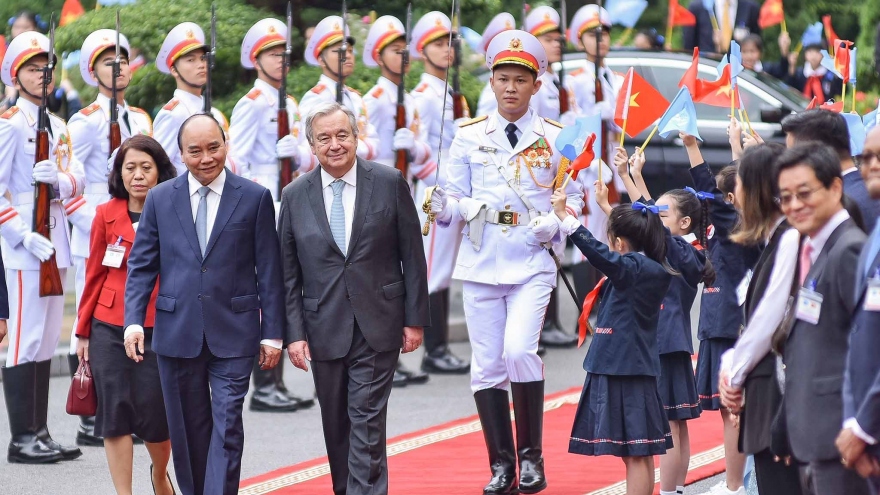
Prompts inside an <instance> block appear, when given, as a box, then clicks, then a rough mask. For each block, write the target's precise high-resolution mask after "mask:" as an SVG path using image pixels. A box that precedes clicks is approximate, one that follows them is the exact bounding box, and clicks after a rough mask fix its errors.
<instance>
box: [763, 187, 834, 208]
mask: <svg viewBox="0 0 880 495" xmlns="http://www.w3.org/2000/svg"><path fill="white" fill-rule="evenodd" d="M820 189H824V186H818V187H814V188H813V189H808V190H806V191H798V192H796V193H794V194H780V195H779V197H777V198H774V199H773V200H774V201H776V204H778V205H780V206H786V205H788V204H790V203H791V201H792V200H793V199H794V198H797V200H798V201H799V202H801V203H806V202H807V201H809V200H810V197H812V196H813V194H815V193H816V191H818V190H820Z"/></svg>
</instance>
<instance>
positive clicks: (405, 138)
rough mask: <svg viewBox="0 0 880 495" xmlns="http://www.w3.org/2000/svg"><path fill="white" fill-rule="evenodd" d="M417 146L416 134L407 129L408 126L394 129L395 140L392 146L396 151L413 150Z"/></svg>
mask: <svg viewBox="0 0 880 495" xmlns="http://www.w3.org/2000/svg"><path fill="white" fill-rule="evenodd" d="M415 147H416V135H415V134H414V133H413V131H411V130H409V129H407V128H406V127H401V128H400V129H398V130H396V131H394V141H393V143H392V144H391V148H392V149H393V150H394V151H397V150H407V151H410V152H411V151H413V148H415Z"/></svg>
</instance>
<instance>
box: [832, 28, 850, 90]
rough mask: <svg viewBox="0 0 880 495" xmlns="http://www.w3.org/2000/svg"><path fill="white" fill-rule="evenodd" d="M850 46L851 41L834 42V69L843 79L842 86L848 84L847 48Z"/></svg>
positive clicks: (848, 52)
mask: <svg viewBox="0 0 880 495" xmlns="http://www.w3.org/2000/svg"><path fill="white" fill-rule="evenodd" d="M852 44H853V42H852V41H846V40H839V39H835V40H834V68H835V69H836V70H837V72H839V73H840V77H842V78H843V84H846V83H848V82H849V64H850V60H849V56H850V51H849V47H851V46H852Z"/></svg>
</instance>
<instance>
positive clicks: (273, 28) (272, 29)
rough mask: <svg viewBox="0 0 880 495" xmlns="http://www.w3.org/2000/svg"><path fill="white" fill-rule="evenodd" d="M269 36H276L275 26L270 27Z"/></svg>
mask: <svg viewBox="0 0 880 495" xmlns="http://www.w3.org/2000/svg"><path fill="white" fill-rule="evenodd" d="M269 34H275V26H269Z"/></svg>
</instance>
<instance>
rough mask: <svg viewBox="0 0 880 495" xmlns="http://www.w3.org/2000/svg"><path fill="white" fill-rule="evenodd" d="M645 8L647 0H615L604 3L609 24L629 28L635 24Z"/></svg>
mask: <svg viewBox="0 0 880 495" xmlns="http://www.w3.org/2000/svg"><path fill="white" fill-rule="evenodd" d="M646 8H648V0H617V1H615V2H608V4H606V10H608V17H609V18H610V19H611V24H617V25H619V26H623V27H625V28H629V29H632V28H634V27H635V26H636V23H637V22H639V18H640V17H642V13H643V12H644V11H645V9H646Z"/></svg>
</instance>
